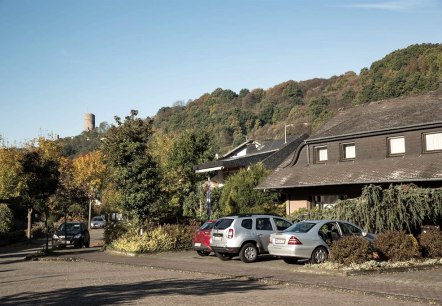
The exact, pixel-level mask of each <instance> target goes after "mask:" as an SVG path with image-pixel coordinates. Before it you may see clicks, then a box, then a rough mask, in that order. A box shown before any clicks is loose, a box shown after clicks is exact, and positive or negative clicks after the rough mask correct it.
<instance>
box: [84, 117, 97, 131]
mask: <svg viewBox="0 0 442 306" xmlns="http://www.w3.org/2000/svg"><path fill="white" fill-rule="evenodd" d="M93 129H95V115H94V114H92V113H86V114H84V130H85V131H92V130H93Z"/></svg>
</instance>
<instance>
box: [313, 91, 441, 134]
mask: <svg viewBox="0 0 442 306" xmlns="http://www.w3.org/2000/svg"><path fill="white" fill-rule="evenodd" d="M441 120H442V86H440V87H439V88H438V89H437V90H435V91H432V92H429V93H428V94H425V95H419V96H412V97H403V98H395V99H389V100H383V101H377V102H371V103H368V104H363V105H359V106H356V107H353V108H349V109H346V110H342V111H340V112H339V113H338V114H336V116H334V117H333V118H332V119H331V120H330V121H329V122H328V123H327V124H325V125H324V127H322V128H321V130H319V131H318V132H317V133H315V134H314V135H313V136H312V137H311V139H316V138H323V137H331V136H339V135H345V134H354V133H362V132H372V131H378V130H384V129H391V128H399V127H403V126H408V125H417V124H422V123H430V122H436V121H441Z"/></svg>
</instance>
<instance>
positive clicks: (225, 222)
mask: <svg viewBox="0 0 442 306" xmlns="http://www.w3.org/2000/svg"><path fill="white" fill-rule="evenodd" d="M232 222H233V219H229V218H223V219H219V220H218V221H216V223H215V226H214V227H213V228H214V229H219V230H224V229H226V228H228V227H229V226H230V225H231V224H232Z"/></svg>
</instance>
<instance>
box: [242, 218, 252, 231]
mask: <svg viewBox="0 0 442 306" xmlns="http://www.w3.org/2000/svg"><path fill="white" fill-rule="evenodd" d="M241 226H242V227H244V228H246V229H249V230H251V229H252V219H244V220H242V222H241Z"/></svg>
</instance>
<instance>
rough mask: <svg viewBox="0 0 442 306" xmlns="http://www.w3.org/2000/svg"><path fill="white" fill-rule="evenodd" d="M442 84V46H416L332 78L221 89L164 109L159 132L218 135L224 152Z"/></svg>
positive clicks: (160, 113)
mask: <svg viewBox="0 0 442 306" xmlns="http://www.w3.org/2000/svg"><path fill="white" fill-rule="evenodd" d="M440 80H442V44H421V45H412V46H409V47H407V48H405V49H401V50H397V51H394V52H392V53H390V54H388V55H387V56H385V57H384V58H383V59H381V60H379V61H376V62H374V63H373V64H372V65H371V66H370V68H363V69H362V70H361V72H360V74H359V75H358V74H356V73H355V72H346V73H344V74H343V75H340V76H333V77H331V78H329V79H312V80H307V81H301V82H295V81H287V82H284V83H281V84H278V85H276V86H274V87H272V88H269V89H266V90H264V89H260V88H258V89H252V90H249V89H242V90H241V91H240V92H239V93H235V92H233V91H231V90H229V89H221V88H218V89H216V90H214V91H213V92H212V93H210V94H209V93H206V94H204V95H202V96H201V97H199V98H197V99H195V100H193V101H189V102H188V103H187V104H184V103H179V102H178V103H175V105H174V106H172V107H163V108H161V109H160V110H159V111H158V113H157V115H156V116H155V117H154V124H155V127H156V128H157V129H158V130H162V131H163V132H165V133H173V134H180V133H181V132H182V131H185V130H188V129H194V128H195V127H197V128H198V129H202V130H206V131H209V132H211V133H213V135H214V137H215V139H216V141H217V143H218V144H219V145H220V152H221V153H223V152H226V151H227V150H228V149H230V148H232V147H234V146H236V145H238V144H240V143H242V142H244V141H245V139H246V136H247V137H248V138H255V139H259V140H263V139H275V138H282V137H284V124H292V126H290V128H288V132H290V134H298V133H301V132H312V131H314V130H315V129H317V128H319V127H320V126H321V125H322V124H323V123H324V122H326V121H327V120H328V119H329V118H330V117H331V116H332V115H333V113H334V112H335V111H336V110H337V109H339V108H343V107H345V108H347V107H351V106H352V105H355V104H361V103H367V102H370V101H376V100H382V99H386V98H392V97H398V96H403V95H413V94H419V93H424V92H428V91H431V90H434V89H436V88H437V87H438V84H439V81H440Z"/></svg>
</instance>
